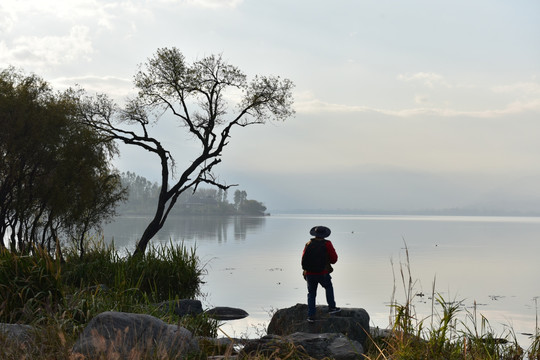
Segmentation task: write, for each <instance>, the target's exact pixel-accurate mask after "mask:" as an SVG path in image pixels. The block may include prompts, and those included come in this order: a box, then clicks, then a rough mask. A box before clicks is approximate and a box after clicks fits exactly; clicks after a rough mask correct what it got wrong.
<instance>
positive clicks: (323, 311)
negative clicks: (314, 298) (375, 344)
mask: <svg viewBox="0 0 540 360" xmlns="http://www.w3.org/2000/svg"><path fill="white" fill-rule="evenodd" d="M267 332H268V334H273V335H280V336H285V335H290V334H293V333H298V332H303V333H310V334H323V333H338V334H343V335H345V336H346V337H347V338H349V339H351V340H355V341H358V342H359V343H360V344H361V345H362V346H363V347H364V348H365V346H366V341H367V339H368V337H369V314H368V313H367V311H366V310H364V309H360V308H342V309H341V312H339V313H337V314H331V315H330V314H328V308H327V307H326V306H317V316H316V320H315V322H314V323H309V322H307V305H306V304H296V305H295V306H292V307H290V308H286V309H280V310H278V311H276V313H275V314H274V315H273V316H272V319H271V320H270V324H268V330H267Z"/></svg>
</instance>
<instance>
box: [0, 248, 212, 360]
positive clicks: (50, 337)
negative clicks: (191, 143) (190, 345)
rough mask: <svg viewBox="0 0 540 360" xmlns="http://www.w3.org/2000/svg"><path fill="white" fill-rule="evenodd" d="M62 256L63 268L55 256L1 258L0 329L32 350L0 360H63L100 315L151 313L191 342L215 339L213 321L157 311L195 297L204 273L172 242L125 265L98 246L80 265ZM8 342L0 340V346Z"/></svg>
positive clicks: (7, 351) (9, 351)
mask: <svg viewBox="0 0 540 360" xmlns="http://www.w3.org/2000/svg"><path fill="white" fill-rule="evenodd" d="M63 255H64V256H63V258H64V259H65V262H63V263H62V262H60V260H59V259H60V258H61V257H60V256H56V258H53V257H51V256H50V255H49V254H47V252H45V251H41V250H40V249H39V248H36V249H34V251H33V254H32V255H27V256H19V255H18V254H16V253H13V252H10V251H9V250H7V249H2V250H0V323H22V324H29V325H32V326H33V327H34V328H35V329H36V332H35V334H32V337H33V338H34V340H35V341H34V344H33V345H32V346H22V347H21V346H20V344H18V345H16V346H11V347H9V346H8V347H2V346H0V358H1V359H11V358H27V359H34V358H35V359H41V358H59V359H63V358H67V357H66V356H64V355H66V354H68V353H69V348H70V347H71V346H72V345H73V343H74V342H75V340H76V338H77V336H78V335H79V334H80V332H81V330H82V329H83V328H84V326H86V324H87V323H88V322H89V321H90V320H91V319H92V318H93V317H94V316H96V315H97V314H99V313H102V312H104V311H125V312H134V313H149V314H153V315H155V316H159V317H161V318H163V319H164V320H166V321H168V322H176V323H178V324H179V325H181V326H183V327H185V328H187V329H188V330H190V331H192V332H193V333H194V334H195V335H201V336H215V335H216V333H217V327H218V323H217V321H215V320H213V319H209V318H208V317H205V316H187V317H183V318H179V317H178V316H176V315H174V314H172V313H163V311H158V309H159V302H161V301H168V300H177V299H194V298H196V296H198V295H200V285H201V283H202V277H203V276H204V274H205V269H204V267H203V266H202V265H201V263H200V261H199V259H198V257H197V256H196V253H195V249H191V250H190V249H188V248H187V247H186V246H184V244H183V243H180V244H173V243H172V242H170V243H169V244H165V245H158V246H153V247H150V248H149V249H148V250H147V252H146V254H145V255H144V256H141V257H138V258H130V257H129V256H122V255H121V254H120V253H119V252H118V251H117V250H116V249H115V247H114V244H105V243H104V242H103V240H102V239H101V240H97V241H95V242H92V245H91V247H90V248H89V249H88V250H87V252H86V255H85V257H84V258H83V259H82V260H81V259H80V257H79V256H78V253H77V251H76V249H71V250H68V251H66V253H65V254H63ZM7 340H8V339H4V338H2V335H1V334H0V343H2V344H4V343H6V341H7ZM16 354H19V355H24V356H16Z"/></svg>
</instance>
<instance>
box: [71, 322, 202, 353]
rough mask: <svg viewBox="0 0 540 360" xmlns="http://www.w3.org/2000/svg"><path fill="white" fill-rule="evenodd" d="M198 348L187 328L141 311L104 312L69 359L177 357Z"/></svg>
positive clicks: (73, 349) (90, 324) (88, 326)
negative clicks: (134, 312)
mask: <svg viewBox="0 0 540 360" xmlns="http://www.w3.org/2000/svg"><path fill="white" fill-rule="evenodd" d="M196 351H198V345H197V341H196V340H195V339H194V338H193V336H192V334H191V332H190V331H188V330H187V329H185V328H183V327H180V326H177V325H169V324H167V323H165V322H164V321H162V320H160V319H158V318H155V317H153V316H150V315H145V314H130V313H123V312H112V311H109V312H104V313H101V314H99V315H97V316H96V317H94V318H93V319H92V320H91V321H90V322H89V323H88V325H87V326H86V328H85V329H84V330H83V332H82V334H81V335H80V336H79V339H78V340H77V342H76V343H75V345H74V346H73V348H72V356H71V358H72V359H102V358H103V359H105V358H106V359H144V358H151V359H180V358H183V357H184V356H185V355H186V354H189V353H192V352H196Z"/></svg>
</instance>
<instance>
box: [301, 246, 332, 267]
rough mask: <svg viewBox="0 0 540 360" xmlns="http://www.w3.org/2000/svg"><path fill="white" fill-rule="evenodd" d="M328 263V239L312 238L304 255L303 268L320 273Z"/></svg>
mask: <svg viewBox="0 0 540 360" xmlns="http://www.w3.org/2000/svg"><path fill="white" fill-rule="evenodd" d="M327 265H328V253H327V251H326V240H310V241H309V242H308V243H307V244H306V249H305V251H304V255H303V256H302V269H303V270H306V271H309V272H315V273H320V272H323V271H324V269H325V268H326V266H327Z"/></svg>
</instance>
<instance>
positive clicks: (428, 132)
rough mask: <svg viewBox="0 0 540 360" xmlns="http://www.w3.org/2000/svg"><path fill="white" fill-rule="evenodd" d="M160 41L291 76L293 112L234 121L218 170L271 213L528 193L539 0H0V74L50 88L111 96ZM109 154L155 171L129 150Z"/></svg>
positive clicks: (426, 204) (181, 137) (126, 90)
mask: <svg viewBox="0 0 540 360" xmlns="http://www.w3.org/2000/svg"><path fill="white" fill-rule="evenodd" d="M172 46H175V47H178V48H179V49H180V50H181V51H182V52H183V53H184V55H185V56H186V58H187V59H188V60H189V61H192V60H195V59H197V58H200V57H202V56H205V55H209V54H215V53H221V54H223V57H224V58H225V59H227V60H228V61H229V62H230V63H231V64H234V65H236V66H238V67H239V68H241V69H242V70H243V71H244V72H245V73H246V74H247V75H248V76H249V77H251V76H253V75H255V74H265V75H280V76H282V77H286V78H289V79H291V80H292V81H293V82H294V83H295V85H296V87H295V90H294V97H295V105H294V107H295V110H296V116H295V117H294V118H291V119H289V120H287V121H286V122H283V123H272V124H267V125H264V126H254V127H251V128H245V129H241V128H238V129H236V130H235V131H234V132H233V134H232V135H233V137H232V139H231V143H230V147H229V148H228V149H227V150H226V152H225V155H224V158H223V160H224V161H223V163H222V164H221V165H220V167H218V168H217V169H216V172H217V173H218V174H220V175H221V178H222V179H223V180H224V181H226V182H227V183H239V184H240V188H241V189H244V190H246V191H247V193H248V197H249V198H255V199H257V200H260V201H262V202H264V203H265V204H266V205H267V206H268V207H269V208H270V210H272V209H296V208H321V209H323V208H326V209H335V208H342V209H346V208H359V209H364V208H370V209H382V208H388V209H389V208H392V209H418V208H437V207H438V208H446V207H454V206H466V205H469V204H474V203H481V202H486V201H487V200H486V199H496V198H497V197H499V198H500V201H508V199H509V198H512V199H513V201H517V200H519V201H522V200H530V199H531V198H535V197H537V196H538V195H539V194H540V191H539V190H536V188H537V187H540V186H539V185H540V181H536V180H538V179H540V177H539V175H540V2H539V1H538V0H518V1H509V0H504V1H502V0H489V1H487V0H473V1H471V0H467V1H462V0H454V1H433V0H425V1H420V0H408V1H388V0H371V1H367V0H355V1H352V0H350V1H345V0H343V1H341V0H336V1H328V0H327V1H320V0H286V1H285V0H272V1H268V0H258V1H255V0H151V1H150V0H146V1H135V0H133V1H129V0H126V1H112V0H107V1H105V0H103V1H100V0H69V1H67V0H66V1H53V0H48V1H43V0H2V1H1V2H0V68H4V67H6V66H8V65H14V66H16V67H20V68H22V69H23V70H24V71H26V72H35V73H37V74H38V75H40V76H42V77H43V78H45V79H46V80H47V81H49V82H50V83H52V85H53V86H54V87H55V88H57V89H63V88H66V87H68V86H72V85H74V84H76V83H77V84H80V85H81V86H82V87H84V88H85V89H87V90H88V91H90V92H94V91H97V92H104V93H107V94H109V95H110V96H112V97H114V98H115V99H118V101H122V99H124V98H125V96H127V95H128V94H130V93H132V92H133V88H132V83H131V80H132V76H133V75H134V74H135V72H136V70H137V65H138V64H140V63H142V62H144V61H145V60H146V59H147V58H148V57H150V56H152V55H153V54H154V53H155V51H156V49H157V48H160V47H172ZM167 126H168V127H167V128H160V129H155V131H156V134H159V137H160V138H161V139H163V142H164V144H165V145H166V146H169V147H170V148H171V149H173V150H176V151H177V153H175V157H176V158H177V159H178V160H179V163H181V161H189V157H188V156H186V154H187V155H189V154H190V151H193V149H190V147H192V146H191V145H193V143H191V142H190V141H189V138H188V137H187V136H186V135H185V134H184V133H182V130H181V129H180V128H178V127H177V126H176V125H173V124H168V125H167ZM190 144H191V145H190ZM116 163H117V165H118V167H119V169H120V170H122V171H125V170H131V171H136V172H138V173H140V174H141V175H144V176H146V177H147V178H149V179H150V180H156V179H157V167H156V166H155V165H154V163H155V161H153V160H152V158H147V156H146V154H144V153H141V150H136V151H134V150H128V149H126V150H124V152H123V155H122V157H121V158H120V159H118V160H117V161H116ZM516 199H517V200H516ZM521 203H523V202H521Z"/></svg>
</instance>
